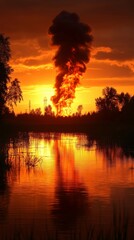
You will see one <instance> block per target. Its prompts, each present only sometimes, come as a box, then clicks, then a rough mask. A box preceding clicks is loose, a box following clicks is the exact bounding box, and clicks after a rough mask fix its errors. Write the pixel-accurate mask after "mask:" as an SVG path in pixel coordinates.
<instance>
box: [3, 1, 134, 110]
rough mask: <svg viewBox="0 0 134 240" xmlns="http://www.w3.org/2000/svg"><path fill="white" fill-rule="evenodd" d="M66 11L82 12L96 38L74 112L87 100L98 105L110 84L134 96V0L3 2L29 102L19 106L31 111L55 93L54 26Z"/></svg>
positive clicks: (14, 59) (87, 104)
mask: <svg viewBox="0 0 134 240" xmlns="http://www.w3.org/2000/svg"><path fill="white" fill-rule="evenodd" d="M62 10H66V11H70V12H76V13H77V14H78V15H79V17H80V19H81V21H82V22H85V23H87V24H89V25H90V27H91V28H92V34H93V36H94V41H93V46H92V52H91V59H90V62H89V63H88V64H87V70H86V73H85V74H84V75H83V79H82V80H81V84H80V86H79V87H78V88H77V89H76V98H75V100H74V104H73V105H72V111H76V109H77V106H78V105H79V104H82V105H83V107H84V109H83V112H87V111H92V110H94V109H95V101H94V99H95V98H96V97H98V96H100V95H101V92H102V89H103V88H104V87H106V86H113V87H115V88H116V89H117V90H118V91H119V92H121V91H124V92H126V91H128V92H129V93H130V94H134V48H133V43H134V34H133V27H134V19H133V1H132V0H129V1H126V0H122V1H118V2H117V1H115V0H110V1H106V0H100V1H97V0H96V1H95V0H90V1H88V0H77V1H76V0H74V1H73V3H72V1H71V0H64V1H61V0H57V1H56V3H55V2H54V1H53V0H49V1H48V0H47V1H43V0H32V1H31V0H20V1H17V0H6V1H5V0H0V32H1V33H4V34H5V35H6V36H9V37H10V42H11V50H12V59H11V65H12V67H13V69H14V73H13V74H12V77H13V78H14V77H17V78H18V79H19V80H20V82H21V88H22V90H23V98H24V101H23V102H21V103H20V104H18V106H17V108H15V111H16V112H20V111H22V112H25V111H28V109H29V101H31V108H37V107H41V108H42V109H43V107H44V101H43V100H44V97H47V103H51V102H50V97H51V96H52V95H53V93H54V89H53V86H54V83H55V76H56V69H55V67H54V64H53V61H52V58H53V56H54V53H55V50H56V49H54V48H53V47H52V46H51V44H50V36H48V28H49V27H50V26H51V24H52V20H53V18H54V17H55V16H56V15H57V14H59V13H60V12H61V11H62Z"/></svg>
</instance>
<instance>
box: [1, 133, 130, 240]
mask: <svg viewBox="0 0 134 240" xmlns="http://www.w3.org/2000/svg"><path fill="white" fill-rule="evenodd" d="M126 233H127V236H128V238H127V239H129V240H130V239H134V148H132V146H131V147H129V146H125V147H120V146H118V147H117V146H116V145H112V146H111V145H107V144H106V145H105V144H100V143H97V142H96V141H91V140H90V138H89V137H87V136H86V135H83V134H63V133H61V134H57V133H51V134H50V133H29V134H28V133H23V134H21V133H20V134H18V135H17V136H13V137H11V136H10V137H1V140H0V240H1V239H2V240H3V239H4V240H5V239H25V240H26V239H39V240H40V239H48V240H52V239H60V240H64V239H79V240H80V239H82V240H84V239H118V240H119V239H126V238H125V236H126ZM100 236H101V237H102V236H103V238H99V237H100ZM115 236H118V238H116V237H115ZM110 237H111V238H110ZM123 237H124V238H123Z"/></svg>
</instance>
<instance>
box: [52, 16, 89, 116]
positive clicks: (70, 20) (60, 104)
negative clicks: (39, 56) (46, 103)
mask: <svg viewBox="0 0 134 240" xmlns="http://www.w3.org/2000/svg"><path fill="white" fill-rule="evenodd" d="M48 32H49V34H50V35H51V36H52V45H55V46H58V50H57V52H56V54H55V56H54V63H55V66H56V67H57V69H58V75H57V77H56V83H55V95H54V96H52V101H53V103H54V105H55V107H56V109H57V114H58V115H62V114H63V110H64V109H69V108H70V107H71V104H72V102H73V99H74V97H75V89H76V87H77V85H78V84H79V82H80V78H81V77H82V74H83V73H84V72H85V70H86V65H85V64H86V63H88V61H89V57H90V50H91V43H92V39H93V38H92V35H91V29H90V27H89V26H88V25H87V24H85V23H82V22H80V19H79V16H78V15H77V14H76V13H69V12H66V11H62V12H61V13H60V14H59V15H57V16H56V17H55V18H54V20H53V24H52V26H51V27H50V28H49V31H48Z"/></svg>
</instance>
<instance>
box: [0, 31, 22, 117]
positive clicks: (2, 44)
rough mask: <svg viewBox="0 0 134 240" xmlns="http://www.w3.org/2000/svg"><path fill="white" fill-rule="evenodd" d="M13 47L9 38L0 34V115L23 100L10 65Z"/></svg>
mask: <svg viewBox="0 0 134 240" xmlns="http://www.w3.org/2000/svg"><path fill="white" fill-rule="evenodd" d="M10 58H11V49H10V42H9V38H8V37H5V36H4V35H3V34H0V116H1V115H3V114H5V113H7V112H9V111H10V110H9V109H11V110H12V111H13V105H16V104H17V102H18V101H19V102H20V101H21V100H22V91H21V88H20V85H19V81H18V80H17V79H14V80H11V73H12V72H13V69H12V68H11V66H10V65H9V60H10Z"/></svg>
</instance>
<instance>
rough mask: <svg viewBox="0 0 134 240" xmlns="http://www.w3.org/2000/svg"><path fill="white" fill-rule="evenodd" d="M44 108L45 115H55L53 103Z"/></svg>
mask: <svg viewBox="0 0 134 240" xmlns="http://www.w3.org/2000/svg"><path fill="white" fill-rule="evenodd" d="M44 110H45V112H44V114H45V116H54V112H53V109H52V106H51V105H48V106H46V107H45V109H44Z"/></svg>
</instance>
